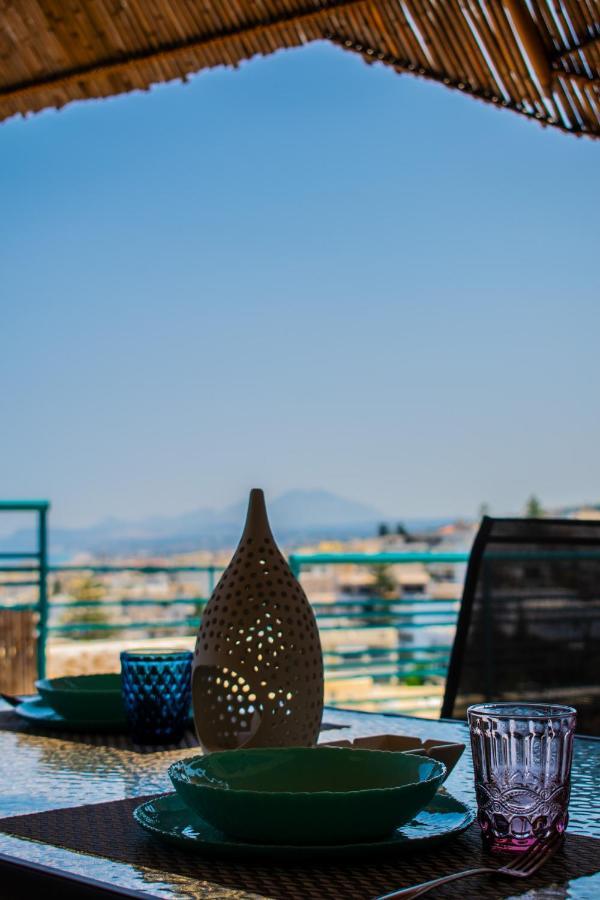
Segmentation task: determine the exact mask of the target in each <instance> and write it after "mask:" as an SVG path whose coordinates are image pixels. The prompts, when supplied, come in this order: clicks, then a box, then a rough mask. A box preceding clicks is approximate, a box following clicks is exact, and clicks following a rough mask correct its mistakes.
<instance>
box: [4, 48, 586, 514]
mask: <svg viewBox="0 0 600 900" xmlns="http://www.w3.org/2000/svg"><path fill="white" fill-rule="evenodd" d="M0 154H1V155H2V160H3V166H2V169H1V170H0V172H1V174H0V188H1V190H2V199H3V216H2V220H1V222H0V238H1V241H0V247H1V248H2V249H1V250H0V265H1V267H2V284H1V287H0V291H1V303H2V331H1V334H0V350H1V353H0V380H1V384H2V390H1V391H0V416H1V421H2V423H3V426H4V427H3V434H2V440H1V441H0V462H1V463H2V465H1V466H0V498H6V499H10V498H18V497H23V498H29V497H43V498H48V499H50V500H51V501H52V504H53V510H52V520H51V521H52V525H53V526H70V527H83V526H86V525H92V524H94V523H97V522H99V521H101V520H102V519H104V518H106V517H109V516H114V517H117V518H119V519H127V520H131V519H141V518H144V517H147V516H152V515H167V516H168V515H180V514H182V513H184V512H185V511H186V510H194V509H196V508H198V507H200V506H208V507H215V508H224V507H226V506H228V505H230V504H234V503H237V502H239V501H240V499H241V498H243V497H244V496H245V494H246V492H247V490H248V489H249V488H251V487H253V486H256V485H258V486H262V487H263V488H264V489H265V490H266V492H267V493H268V495H269V496H271V497H276V496H278V495H280V494H282V493H284V492H285V491H286V490H290V489H298V490H309V489H314V488H315V487H320V488H324V489H326V490H329V491H331V492H333V493H335V494H338V495H340V496H342V497H345V498H348V499H349V500H352V501H356V502H359V503H364V504H367V505H371V506H374V507H376V508H377V509H379V510H381V513H382V515H383V516H385V517H389V518H390V519H396V518H417V517H423V518H438V517H439V518H446V517H454V516H475V515H476V514H477V510H478V509H479V507H480V505H481V504H482V503H488V504H489V505H490V508H491V510H492V512H494V513H497V514H507V513H511V512H513V513H518V512H520V511H521V510H522V508H523V504H524V503H525V501H526V499H527V497H528V496H529V495H530V494H531V493H535V494H537V495H538V496H539V497H540V498H541V500H542V502H543V503H544V505H546V506H548V507H558V506H562V505H569V504H571V503H578V502H583V501H586V500H589V501H592V500H594V499H597V497H598V496H599V494H600V490H599V488H598V485H600V461H599V457H598V452H597V448H598V446H599V445H600V415H598V386H599V385H598V376H597V363H596V356H597V349H596V344H597V335H598V332H599V327H600V306H599V304H598V302H597V300H598V295H599V286H600V285H599V279H598V277H597V274H596V271H595V269H594V268H593V265H590V264H583V261H586V260H587V261H590V260H593V259H594V258H595V253H596V244H597V234H598V221H597V217H598V200H599V198H600V181H599V179H598V148H597V145H596V144H594V143H593V142H591V141H584V140H581V141H578V140H576V139H575V138H573V137H568V136H564V135H562V134H559V133H555V132H553V131H551V130H542V129H541V128H539V127H537V126H536V125H535V124H532V123H529V122H526V121H523V120H521V119H520V118H519V117H517V116H515V115H511V114H509V113H508V112H500V111H498V110H495V109H492V108H490V107H487V106H484V105H483V104H480V103H475V102H473V101H472V100H470V99H468V98H466V97H463V96H462V95H459V94H457V93H454V94H453V93H452V92H450V91H448V90H445V89H442V88H441V87H439V86H437V85H432V84H428V83H424V82H422V81H418V80H416V79H414V78H409V77H398V76H397V75H396V74H395V73H393V72H392V71H390V70H387V69H383V68H381V67H378V66H373V67H367V66H365V65H364V64H363V63H362V61H360V60H359V59H357V58H355V57H353V56H351V55H350V54H345V53H343V52H342V51H340V50H338V49H336V48H333V47H331V46H326V45H311V46H309V47H306V48H304V49H302V50H298V51H295V52H289V53H281V54H276V55H274V56H272V57H269V58H266V59H259V60H255V61H253V62H251V63H248V64H245V65H243V66H241V68H240V70H239V71H236V72H229V71H223V70H215V71H211V72H207V73H204V74H202V75H200V76H198V77H196V78H193V79H192V80H191V83H190V84H189V85H187V86H181V85H179V84H172V85H168V86H165V87H160V88H156V89H154V90H153V91H152V92H150V93H149V94H148V95H140V94H133V95H128V96H124V97H117V98H114V99H112V100H107V101H103V102H89V103H87V104H75V105H73V106H70V107H68V108H67V109H65V110H63V111H62V112H61V113H60V114H56V113H53V112H48V113H43V114H41V115H38V116H35V117H32V118H30V119H29V120H27V121H21V120H12V121H10V122H8V123H5V124H4V125H3V126H2V127H1V128H0ZM566 172H568V177H562V175H561V173H566ZM574 216H575V217H576V223H577V227H576V228H570V227H569V226H568V223H569V222H570V221H572V220H573V217H574Z"/></svg>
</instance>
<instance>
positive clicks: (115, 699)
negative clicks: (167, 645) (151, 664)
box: [35, 672, 125, 721]
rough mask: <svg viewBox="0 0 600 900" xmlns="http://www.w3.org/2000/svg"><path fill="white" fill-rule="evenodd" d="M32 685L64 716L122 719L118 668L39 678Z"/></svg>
mask: <svg viewBox="0 0 600 900" xmlns="http://www.w3.org/2000/svg"><path fill="white" fill-rule="evenodd" d="M35 686H36V688H37V689H38V693H39V695H40V697H41V698H42V700H44V702H45V703H46V705H47V706H50V707H51V708H52V709H53V710H55V711H56V712H57V713H58V714H59V715H60V716H64V717H65V719H74V720H75V721H77V720H81V719H90V718H91V719H94V720H96V719H101V720H104V719H109V720H111V721H112V720H113V719H120V720H122V721H123V720H124V717H125V710H124V708H123V694H122V692H121V675H120V674H119V673H117V672H104V673H101V674H98V675H63V676H61V677H60V678H41V679H39V680H38V681H36V683H35Z"/></svg>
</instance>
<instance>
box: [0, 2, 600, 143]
mask: <svg viewBox="0 0 600 900" xmlns="http://www.w3.org/2000/svg"><path fill="white" fill-rule="evenodd" d="M316 40H327V41H330V42H332V43H334V44H336V45H338V46H340V47H342V48H343V49H345V50H348V51H351V52H353V53H356V54H359V55H360V56H361V57H362V58H363V59H365V60H366V61H367V62H369V63H373V62H379V63H382V64H384V65H387V66H391V67H392V68H393V69H394V70H395V71H397V72H398V73H408V74H413V75H417V76H421V77H423V78H428V79H431V80H433V81H437V82H440V83H441V84H444V85H446V86H447V87H450V88H453V89H455V90H459V91H462V92H464V93H465V94H470V95H472V96H474V97H477V98H479V99H481V100H484V101H486V102H488V103H492V104H495V105H496V106H498V107H503V108H508V109H511V110H513V111H515V112H518V113H520V114H521V115H524V116H527V117H529V118H532V119H536V120H538V121H539V122H541V123H542V124H546V125H552V126H554V127H557V128H560V129H562V130H564V131H569V132H573V133H575V134H587V135H590V136H594V137H599V136H600V0H337V2H336V0H0V63H1V65H0V120H1V119H6V118H8V117H10V116H13V115H15V114H23V115H24V114H26V113H29V112H36V111H39V110H42V109H45V108H46V107H57V108H59V107H62V106H64V105H65V104H67V103H70V102H71V101H73V100H87V99H90V98H96V97H108V96H111V95H113V94H120V93H124V92H126V91H132V90H136V89H142V90H146V89H148V88H149V87H150V86H151V85H153V84H158V83H159V82H164V81H170V80H172V79H183V80H185V79H186V78H187V77H188V76H189V75H190V74H192V73H194V72H198V71H200V70H201V69H209V68H212V67H214V66H233V67H235V66H238V65H239V63H241V62H242V61H243V60H247V59H251V58H252V57H254V56H257V55H267V54H269V53H273V52H274V51H276V50H279V49H282V48H291V47H298V46H301V45H303V44H306V43H308V42H310V41H316Z"/></svg>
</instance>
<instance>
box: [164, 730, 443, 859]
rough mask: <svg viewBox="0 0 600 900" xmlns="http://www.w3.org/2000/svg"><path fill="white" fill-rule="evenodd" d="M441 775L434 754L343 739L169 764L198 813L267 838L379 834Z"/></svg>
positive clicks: (300, 840) (431, 790)
mask: <svg viewBox="0 0 600 900" xmlns="http://www.w3.org/2000/svg"><path fill="white" fill-rule="evenodd" d="M445 775H446V767H445V766H444V765H443V763H440V762H437V761H436V760H433V759H427V758H425V757H419V756H409V755H407V754H404V753H393V752H389V751H385V750H355V749H349V748H346V747H312V748H310V747H305V748H300V747H298V748H297V747H286V748H273V749H258V748H257V749H254V750H225V751H223V752H219V753H210V754H208V755H207V756H194V757H190V758H189V759H182V760H179V762H176V763H174V764H173V765H172V766H171V767H170V768H169V777H170V779H171V781H172V783H173V786H174V788H175V790H176V791H177V793H178V794H179V796H180V797H181V799H182V800H183V802H184V803H185V804H186V806H188V807H189V808H190V809H191V810H193V811H194V812H195V813H197V814H198V815H200V817H201V818H202V819H204V820H205V821H206V822H209V823H210V824H211V825H213V826H214V827H215V828H218V829H219V830H220V831H223V832H225V834H228V835H231V836H232V837H235V838H238V839H240V840H244V841H257V842H261V843H270V844H340V843H351V842H355V841H369V840H378V839H380V838H383V837H385V836H386V835H389V834H391V833H392V832H393V831H394V830H395V829H396V828H398V827H399V826H400V825H404V824H405V823H406V822H409V821H410V820H411V819H412V818H414V816H415V815H416V814H417V813H418V812H419V811H420V810H421V809H423V807H425V806H427V804H428V803H429V801H430V800H431V799H432V797H433V795H434V794H435V792H436V791H437V789H438V787H439V785H440V784H441V783H442V781H443V780H444V777H445Z"/></svg>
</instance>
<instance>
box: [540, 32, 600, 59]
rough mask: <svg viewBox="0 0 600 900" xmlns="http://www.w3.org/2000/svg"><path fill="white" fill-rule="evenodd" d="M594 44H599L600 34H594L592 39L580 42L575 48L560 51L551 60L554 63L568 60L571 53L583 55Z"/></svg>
mask: <svg viewBox="0 0 600 900" xmlns="http://www.w3.org/2000/svg"><path fill="white" fill-rule="evenodd" d="M596 44H600V34H595V35H594V36H593V37H590V38H587V39H586V40H585V41H581V43H579V44H577V45H576V46H575V47H571V48H570V49H569V50H561V52H560V53H555V54H554V56H553V57H552V59H553V60H554V61H555V62H559V61H560V60H564V59H568V58H569V56H571V55H572V54H573V53H583V52H585V51H586V50H588V49H589V48H590V47H594V46H595V45H596Z"/></svg>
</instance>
